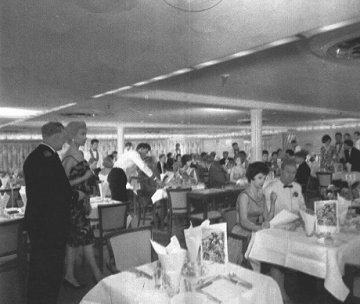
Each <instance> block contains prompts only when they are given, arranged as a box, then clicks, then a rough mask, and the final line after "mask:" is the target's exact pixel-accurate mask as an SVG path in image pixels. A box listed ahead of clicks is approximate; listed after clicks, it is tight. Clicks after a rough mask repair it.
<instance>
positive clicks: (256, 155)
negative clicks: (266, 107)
mask: <svg viewBox="0 0 360 304" xmlns="http://www.w3.org/2000/svg"><path fill="white" fill-rule="evenodd" d="M250 115H251V161H252V162H254V161H261V160H262V134H261V133H262V109H252V110H250Z"/></svg>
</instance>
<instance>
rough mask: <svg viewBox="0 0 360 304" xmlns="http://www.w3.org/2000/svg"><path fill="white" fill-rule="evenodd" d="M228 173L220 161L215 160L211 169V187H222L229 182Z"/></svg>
mask: <svg viewBox="0 0 360 304" xmlns="http://www.w3.org/2000/svg"><path fill="white" fill-rule="evenodd" d="M227 180H228V179H227V174H226V172H225V169H224V168H223V166H222V165H220V163H219V162H213V164H212V165H211V166H210V169H209V187H210V188H220V187H221V186H224V185H225V184H226V183H227Z"/></svg>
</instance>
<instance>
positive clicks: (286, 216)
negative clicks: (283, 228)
mask: <svg viewBox="0 0 360 304" xmlns="http://www.w3.org/2000/svg"><path fill="white" fill-rule="evenodd" d="M298 218H299V217H298V216H297V215H296V214H294V213H291V212H290V211H287V210H285V209H283V210H281V211H280V212H279V213H278V214H276V215H275V216H274V218H273V219H272V220H271V221H270V227H275V226H278V225H285V224H289V223H291V222H293V221H295V220H297V219H298Z"/></svg>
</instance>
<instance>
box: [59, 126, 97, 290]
mask: <svg viewBox="0 0 360 304" xmlns="http://www.w3.org/2000/svg"><path fill="white" fill-rule="evenodd" d="M66 132H67V136H68V139H69V144H70V146H69V148H68V150H67V151H66V153H65V154H64V157H63V160H62V163H63V166H64V169H65V172H66V174H67V176H68V178H69V181H70V185H71V186H72V188H73V189H77V190H80V191H82V192H84V193H85V194H86V197H85V198H84V199H82V200H78V201H73V202H71V207H70V209H71V218H70V229H69V238H68V242H67V248H66V272H65V278H64V279H65V283H66V284H67V285H68V286H71V287H74V288H80V287H81V285H80V284H79V282H78V281H77V280H76V278H75V276H74V266H75V260H76V255H77V254H78V253H79V251H80V250H82V251H83V255H84V257H85V259H86V260H87V262H88V263H89V265H90V267H91V270H92V273H93V275H94V277H95V279H96V280H97V281H99V280H101V279H102V277H103V276H102V274H101V272H100V270H99V268H98V266H97V264H96V261H95V255H94V247H93V244H94V233H93V231H92V228H91V226H90V220H89V219H88V218H87V214H88V213H89V212H90V210H91V209H90V208H91V207H90V193H91V189H92V185H91V184H92V183H93V181H94V175H93V173H92V171H91V170H90V167H89V164H88V163H87V161H86V160H85V159H84V155H83V153H82V152H81V151H80V150H79V147H80V146H83V145H84V144H85V142H86V132H87V130H86V124H85V122H81V121H73V122H70V123H69V124H68V125H67V126H66Z"/></svg>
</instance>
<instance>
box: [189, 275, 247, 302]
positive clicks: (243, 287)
mask: <svg viewBox="0 0 360 304" xmlns="http://www.w3.org/2000/svg"><path fill="white" fill-rule="evenodd" d="M252 288H253V285H252V284H251V283H249V282H247V281H245V280H243V279H241V278H239V277H238V276H237V275H236V274H229V275H227V276H225V275H218V276H216V277H214V278H212V279H211V280H208V281H205V282H204V283H203V284H200V285H199V286H198V287H197V288H196V290H197V291H198V292H201V293H203V294H205V295H206V296H207V297H208V298H209V299H211V300H212V301H214V302H215V303H229V302H230V301H231V303H233V302H234V301H235V302H236V303H237V302H238V301H239V299H241V298H242V295H243V294H245V293H247V292H248V291H250V290H252Z"/></svg>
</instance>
